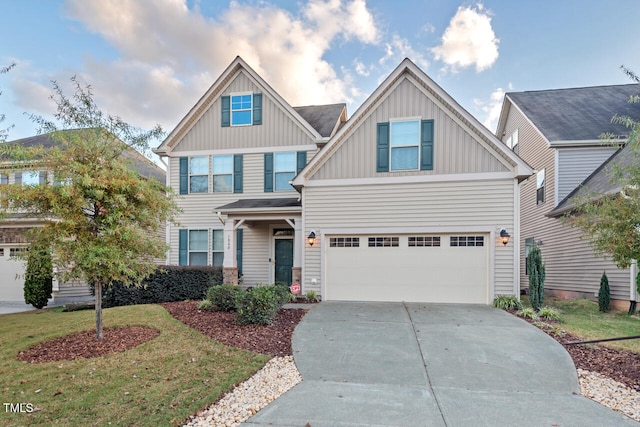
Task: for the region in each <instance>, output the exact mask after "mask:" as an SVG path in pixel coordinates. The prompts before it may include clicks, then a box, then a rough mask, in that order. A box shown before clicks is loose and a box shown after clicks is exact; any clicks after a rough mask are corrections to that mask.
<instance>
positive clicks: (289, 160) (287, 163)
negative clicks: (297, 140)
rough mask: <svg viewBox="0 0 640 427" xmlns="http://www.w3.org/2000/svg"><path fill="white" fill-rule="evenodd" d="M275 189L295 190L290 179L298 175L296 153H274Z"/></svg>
mask: <svg viewBox="0 0 640 427" xmlns="http://www.w3.org/2000/svg"><path fill="white" fill-rule="evenodd" d="M273 173H274V184H275V186H274V190H275V191H290V190H293V187H292V186H291V184H289V181H291V180H292V179H293V178H294V177H295V176H296V153H295V152H287V153H274V154H273Z"/></svg>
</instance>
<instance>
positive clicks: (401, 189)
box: [304, 180, 515, 293]
mask: <svg viewBox="0 0 640 427" xmlns="http://www.w3.org/2000/svg"><path fill="white" fill-rule="evenodd" d="M513 191H514V186H513V181H511V180H498V181H475V182H432V183H413V184H393V185H376V186H374V185H362V186H340V187H307V188H305V190H304V198H305V212H304V221H305V235H306V234H308V233H309V232H310V231H311V230H315V231H316V233H318V235H319V233H321V232H322V230H323V229H333V228H360V227H367V228H379V229H380V233H384V229H385V228H390V227H457V228H460V229H461V230H464V229H465V227H478V226H486V227H487V228H488V229H494V230H496V231H497V230H499V229H500V228H502V227H504V228H506V229H508V230H513V208H514V206H513V197H514V194H513ZM488 244H493V245H496V247H495V292H496V293H513V286H514V279H515V278H514V271H513V256H514V255H513V245H508V246H502V245H501V244H500V245H499V246H498V244H497V241H496V242H488ZM322 250H323V249H322V242H321V241H320V239H318V244H317V245H314V246H313V247H311V248H309V247H308V246H307V248H306V253H305V273H304V274H305V277H304V283H305V289H312V290H315V291H316V292H321V283H320V278H321V271H320V269H321V266H320V256H321V251H322ZM312 278H315V279H317V284H315V285H314V284H312V282H311V279H312Z"/></svg>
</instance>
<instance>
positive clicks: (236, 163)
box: [233, 154, 242, 193]
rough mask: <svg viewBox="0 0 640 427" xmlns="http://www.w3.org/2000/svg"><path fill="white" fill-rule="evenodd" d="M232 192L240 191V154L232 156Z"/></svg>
mask: <svg viewBox="0 0 640 427" xmlns="http://www.w3.org/2000/svg"><path fill="white" fill-rule="evenodd" d="M233 192H234V193H242V154H236V155H235V156H233Z"/></svg>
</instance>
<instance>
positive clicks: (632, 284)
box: [629, 260, 638, 314]
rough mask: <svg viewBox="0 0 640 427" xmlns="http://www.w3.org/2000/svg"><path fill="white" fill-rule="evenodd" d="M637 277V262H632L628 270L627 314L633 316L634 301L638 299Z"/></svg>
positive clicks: (634, 309)
mask: <svg viewBox="0 0 640 427" xmlns="http://www.w3.org/2000/svg"><path fill="white" fill-rule="evenodd" d="M637 277H638V261H637V260H633V262H632V263H631V268H629V314H633V313H634V312H635V311H636V301H637V299H638V291H637Z"/></svg>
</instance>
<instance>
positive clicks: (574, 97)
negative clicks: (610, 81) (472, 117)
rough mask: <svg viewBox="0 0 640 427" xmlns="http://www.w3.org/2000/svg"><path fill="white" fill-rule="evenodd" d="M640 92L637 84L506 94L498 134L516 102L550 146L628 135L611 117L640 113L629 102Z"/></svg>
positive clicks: (639, 106) (632, 115) (501, 131)
mask: <svg viewBox="0 0 640 427" xmlns="http://www.w3.org/2000/svg"><path fill="white" fill-rule="evenodd" d="M639 93H640V86H639V85H637V84H627V85H614V86H594V87H582V88H572V89H552V90H540V91H528V92H511V93H507V94H506V95H505V102H504V104H503V108H502V113H501V114H500V120H499V122H498V128H497V131H496V133H497V135H502V133H503V132H504V127H505V125H506V119H507V117H506V116H507V113H508V108H509V107H510V106H511V105H515V106H516V108H518V109H519V110H520V111H521V112H522V114H524V115H525V116H526V117H527V119H528V120H529V121H530V122H531V123H532V124H533V125H534V126H535V127H536V128H537V129H538V131H539V132H540V133H541V134H542V135H543V136H544V137H545V138H546V139H547V141H548V142H549V144H550V145H575V144H576V143H580V142H583V143H584V142H591V143H594V142H599V140H600V135H601V134H602V133H612V134H614V135H626V134H627V129H626V128H625V127H624V126H623V125H618V124H613V123H611V118H612V117H613V115H614V114H617V115H627V116H631V117H637V116H638V115H640V114H639V113H640V104H632V103H629V102H628V101H629V98H630V97H631V96H634V95H638V94H639Z"/></svg>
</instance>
